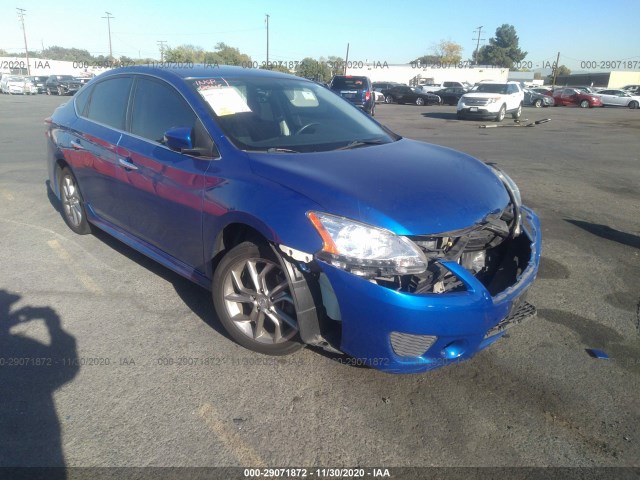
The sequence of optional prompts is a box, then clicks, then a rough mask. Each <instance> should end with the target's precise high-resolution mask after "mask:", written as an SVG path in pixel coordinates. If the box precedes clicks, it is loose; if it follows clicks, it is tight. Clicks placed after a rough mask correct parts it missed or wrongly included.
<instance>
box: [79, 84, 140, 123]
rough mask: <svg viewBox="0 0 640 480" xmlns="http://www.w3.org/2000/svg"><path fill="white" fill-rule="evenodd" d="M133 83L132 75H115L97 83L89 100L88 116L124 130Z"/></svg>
mask: <svg viewBox="0 0 640 480" xmlns="http://www.w3.org/2000/svg"><path fill="white" fill-rule="evenodd" d="M131 83H132V78H131V77H114V78H109V79H107V80H104V81H102V82H100V83H96V84H95V85H94V87H93V92H92V94H91V99H90V101H89V105H88V110H87V117H88V118H90V119H91V120H94V121H96V122H99V123H104V124H105V125H108V126H110V127H113V128H117V129H118V130H124V129H125V118H126V113H127V104H128V103H129V93H130V91H131Z"/></svg>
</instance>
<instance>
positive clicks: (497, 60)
mask: <svg viewBox="0 0 640 480" xmlns="http://www.w3.org/2000/svg"><path fill="white" fill-rule="evenodd" d="M519 43H520V39H519V38H518V35H517V34H516V29H515V27H514V26H513V25H508V24H506V23H505V24H504V25H502V26H500V27H498V28H497V29H496V36H495V37H493V38H490V39H489V45H485V46H483V47H482V48H480V50H478V57H477V61H478V63H479V64H481V65H495V66H496V67H505V68H512V67H513V64H514V63H518V62H521V61H522V60H523V59H524V58H525V57H526V56H527V52H523V51H522V50H520V46H519ZM473 57H474V60H476V58H475V52H474V55H473Z"/></svg>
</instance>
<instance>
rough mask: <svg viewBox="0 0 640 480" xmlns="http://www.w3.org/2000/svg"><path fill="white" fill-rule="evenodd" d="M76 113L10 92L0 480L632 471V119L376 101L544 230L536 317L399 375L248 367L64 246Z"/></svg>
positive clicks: (304, 358) (199, 312)
mask: <svg viewBox="0 0 640 480" xmlns="http://www.w3.org/2000/svg"><path fill="white" fill-rule="evenodd" d="M64 101H69V97H63V98H59V97H47V96H44V95H38V96H34V97H18V96H8V95H2V96H0V247H1V248H0V348H2V351H0V358H4V359H5V360H3V361H4V362H5V364H4V365H0V380H1V381H0V385H4V386H5V387H3V388H2V389H3V390H4V391H3V392H2V393H1V394H0V426H1V427H2V428H4V429H6V430H5V431H8V432H10V433H11V435H9V439H8V440H7V439H6V438H5V440H4V441H3V440H2V439H0V466H7V465H30V466H38V465H67V466H140V467H145V466H165V467H168V466H249V465H251V466H265V467H283V466H320V467H321V466H324V467H335V466H341V467H354V466H385V467H398V466H417V467H421V466H567V467H574V466H584V467H592V466H626V467H629V466H635V467H638V466H640V402H639V401H638V398H639V393H640V381H639V380H640V142H639V141H638V138H639V134H640V111H638V110H628V109H611V108H605V109H586V110H585V109H580V108H571V107H558V108H545V109H534V108H526V109H525V110H524V117H526V118H528V119H529V120H531V121H533V120H538V119H542V118H551V121H550V122H548V123H545V124H542V125H538V126H535V127H531V128H505V127H499V128H491V129H483V128H478V127H479V126H480V125H482V124H485V123H491V122H482V121H458V120H456V118H455V107H440V106H430V107H417V106H411V105H406V106H401V105H384V104H382V105H378V106H377V109H376V119H377V120H378V121H380V122H381V123H383V124H385V125H387V126H389V127H390V128H392V129H393V130H394V131H396V132H397V133H399V134H400V135H403V136H406V137H410V138H414V139H419V140H424V141H428V142H432V143H436V144H440V145H444V146H448V147H451V148H455V149H458V150H461V151H464V152H466V153H469V154H471V155H473V156H475V157H477V158H480V159H482V160H485V161H493V162H496V163H497V164H498V165H500V166H501V167H503V168H504V169H505V170H506V171H507V172H508V173H509V174H510V175H511V176H512V177H513V178H514V179H515V180H516V182H517V183H518V185H519V186H520V189H521V191H522V196H523V201H524V203H525V204H527V205H529V206H531V207H533V208H534V209H535V210H536V212H537V213H538V214H539V215H540V217H541V221H542V233H543V236H544V245H543V252H542V264H541V268H540V274H539V277H538V280H537V282H536V284H535V286H534V287H533V289H532V291H531V293H530V297H529V301H531V302H532V303H534V304H535V305H536V306H537V307H538V311H539V315H538V317H537V318H536V319H534V320H532V321H530V322H528V323H526V324H523V325H521V326H520V327H519V328H514V329H512V330H511V331H510V333H509V335H508V338H504V339H503V340H501V341H499V342H498V343H496V344H495V345H494V346H493V347H491V348H489V349H488V350H485V351H483V352H482V353H480V354H478V355H477V356H476V357H475V358H474V359H472V360H470V361H468V362H464V363H460V364H456V365H452V366H449V367H447V368H443V369H439V370H437V371H433V372H429V373H424V374H419V375H407V376H394V375H389V374H384V373H381V372H378V371H376V370H372V369H368V368H357V367H354V366H352V365H349V364H347V362H342V361H340V359H339V358H335V357H331V356H328V355H325V354H324V353H322V352H320V351H317V350H313V349H304V350H301V351H300V352H298V353H296V354H294V355H292V356H289V357H280V358H273V357H266V356H263V355H260V354H257V353H252V352H249V351H247V350H245V349H243V348H241V347H239V346H238V345H236V344H235V343H234V342H233V341H232V340H230V339H229V337H228V336H227V335H226V334H225V333H224V331H223V329H222V327H221V326H220V324H219V323H218V321H217V319H216V317H215V313H214V311H213V308H212V306H211V302H210V296H209V293H208V292H207V291H205V290H203V289H201V288H199V287H197V286H195V285H193V284H191V283H190V282H189V281H187V280H185V279H183V278H181V277H180V276H178V275H177V274H174V273H173V272H171V271H169V270H167V269H165V268H163V267H161V266H159V265H157V264H155V263H154V262H153V261H151V260H149V259H147V258H146V257H144V256H142V255H141V254H139V253H137V252H135V251H133V250H132V249H130V248H129V247H127V246H125V245H123V244H122V243H120V242H118V241H117V240H114V239H112V238H111V237H109V236H108V235H106V234H97V235H87V236H77V235H75V234H74V233H73V232H71V230H69V229H68V228H67V227H66V225H65V224H64V222H63V220H62V218H61V216H60V214H59V212H58V211H57V210H56V208H57V207H58V206H57V203H56V202H55V201H54V199H52V198H51V197H50V196H49V195H48V192H47V187H46V183H45V182H46V180H47V172H46V155H45V136H44V128H45V127H44V118H45V117H46V116H48V115H50V114H51V113H52V112H53V110H54V108H55V107H56V106H57V105H59V104H60V103H62V102H64ZM509 124H510V125H513V122H512V121H511V120H510V119H509V118H507V119H506V120H505V122H504V125H509ZM389 168H393V165H392V162H390V167H389ZM589 348H595V349H601V350H603V351H605V352H606V353H607V354H608V355H609V357H610V359H609V360H602V359H597V358H593V357H591V356H590V355H589V354H588V353H587V351H586V349H589ZM23 357H29V358H41V359H45V360H42V361H40V363H41V364H39V365H36V364H35V363H34V361H33V360H32V361H31V363H30V364H28V365H25V364H24V361H22V362H23V363H22V364H20V360H19V358H23ZM47 358H49V359H53V360H52V361H51V362H48V363H47V361H46V359H47ZM7 359H14V360H7ZM42 362H44V363H42ZM7 386H8V387H7Z"/></svg>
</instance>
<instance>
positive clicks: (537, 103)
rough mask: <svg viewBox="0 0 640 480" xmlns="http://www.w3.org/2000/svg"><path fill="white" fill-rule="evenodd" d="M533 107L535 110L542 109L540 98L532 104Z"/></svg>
mask: <svg viewBox="0 0 640 480" xmlns="http://www.w3.org/2000/svg"><path fill="white" fill-rule="evenodd" d="M533 106H534V107H536V108H540V107H542V99H541V98H538V99H536V101H535V102H533Z"/></svg>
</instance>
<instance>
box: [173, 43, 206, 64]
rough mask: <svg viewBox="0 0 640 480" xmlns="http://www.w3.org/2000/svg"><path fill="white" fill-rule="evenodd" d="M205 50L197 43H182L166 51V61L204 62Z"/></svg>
mask: <svg viewBox="0 0 640 480" xmlns="http://www.w3.org/2000/svg"><path fill="white" fill-rule="evenodd" d="M204 57H205V51H204V50H203V49H202V47H197V46H195V45H180V46H177V47H175V48H170V47H169V48H167V49H166V50H165V51H164V61H165V62H171V63H174V62H177V63H185V62H191V63H204Z"/></svg>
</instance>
